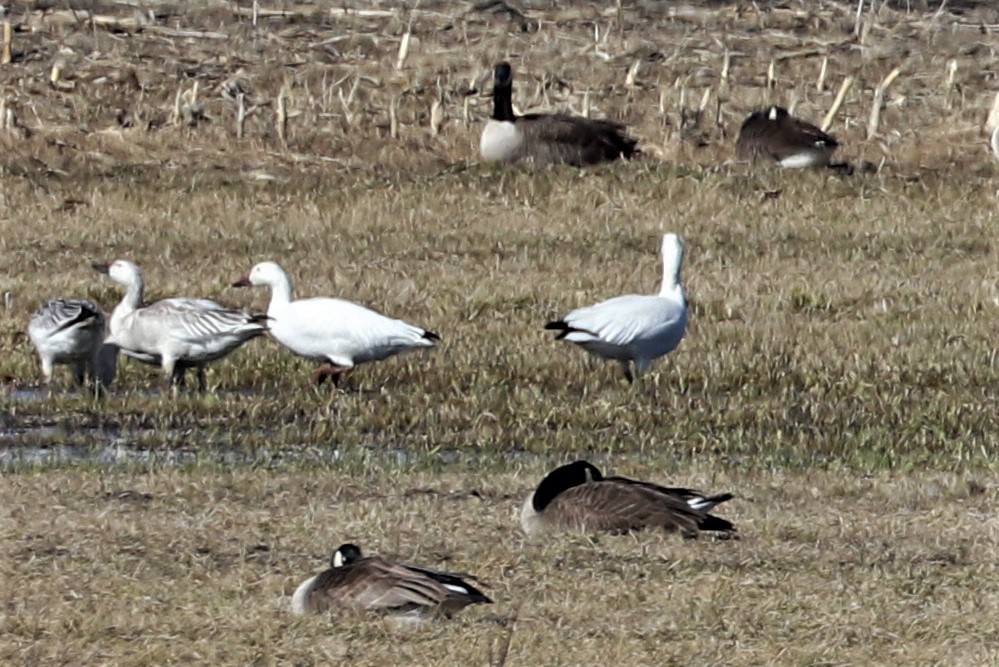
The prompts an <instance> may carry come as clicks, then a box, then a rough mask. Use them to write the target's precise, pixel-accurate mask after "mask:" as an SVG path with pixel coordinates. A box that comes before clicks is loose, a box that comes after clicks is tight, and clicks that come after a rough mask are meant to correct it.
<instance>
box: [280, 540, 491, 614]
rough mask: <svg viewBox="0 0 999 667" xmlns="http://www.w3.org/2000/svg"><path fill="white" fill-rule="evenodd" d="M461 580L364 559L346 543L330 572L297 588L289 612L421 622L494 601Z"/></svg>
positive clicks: (415, 567)
mask: <svg viewBox="0 0 999 667" xmlns="http://www.w3.org/2000/svg"><path fill="white" fill-rule="evenodd" d="M462 576H467V575H457V574H452V573H450V572H439V571H437V570H431V569H429V568H425V567H419V566H417V565H408V564H405V563H395V562H392V561H389V560H387V559H385V558H382V557H380V556H363V555H362V554H361V549H360V547H358V546H356V545H354V544H344V545H342V546H340V547H339V548H338V549H337V550H336V551H335V552H334V553H333V558H332V559H331V562H330V568H329V569H327V570H325V571H323V572H322V573H320V574H317V575H316V576H314V577H311V578H309V579H307V580H305V581H304V582H302V584H301V585H300V586H299V587H298V588H297V589H296V590H295V594H294V595H293V596H292V598H291V611H292V613H294V614H299V615H303V614H309V613H322V612H326V611H345V610H352V611H376V612H377V611H380V612H388V613H395V614H402V615H405V616H406V617H408V618H409V619H411V620H422V619H426V618H431V617H435V616H450V615H451V614H452V613H454V612H456V611H458V610H460V609H462V608H463V607H467V606H468V605H470V604H478V603H482V604H490V603H492V600H490V599H489V597H488V596H486V595H485V594H484V593H483V592H482V591H480V590H478V589H477V588H475V587H474V586H472V585H471V584H469V583H468V582H466V581H465V580H464V579H462Z"/></svg>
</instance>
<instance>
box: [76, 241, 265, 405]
mask: <svg viewBox="0 0 999 667" xmlns="http://www.w3.org/2000/svg"><path fill="white" fill-rule="evenodd" d="M92 266H93V267H94V269H95V270H97V271H100V272H101V273H105V274H107V275H108V276H109V277H110V278H111V279H112V280H114V281H115V282H116V283H119V284H121V285H124V286H125V289H126V291H125V296H124V297H123V298H122V300H121V302H120V303H119V304H118V305H117V306H116V307H115V309H114V312H113V313H112V314H111V323H110V335H109V336H108V338H107V340H106V341H105V342H107V343H111V344H114V345H117V346H118V348H119V349H120V350H121V351H122V353H123V354H125V355H126V356H129V357H132V358H133V359H137V360H138V361H141V362H143V363H146V364H153V365H158V366H160V367H161V368H162V369H163V373H164V376H165V380H166V382H167V383H168V384H172V385H173V386H175V387H179V386H183V384H184V373H185V371H186V370H187V369H188V368H196V369H197V373H198V388H199V389H201V390H204V389H205V366H206V365H207V364H208V363H209V362H211V361H215V360H216V359H221V358H222V357H224V356H226V355H227V354H229V353H230V352H232V351H233V350H235V349H236V348H237V347H239V346H240V345H242V344H243V343H245V342H246V341H248V340H250V339H252V338H255V337H257V336H259V335H261V334H263V333H264V332H265V331H267V325H266V320H267V318H266V317H265V316H263V315H251V314H249V313H246V312H243V311H241V310H235V309H232V308H226V307H225V306H222V305H220V304H218V303H216V302H215V301H211V300H209V299H190V298H186V297H174V298H169V299H162V300H160V301H156V302H154V303H151V304H148V305H145V304H144V303H143V300H142V297H143V290H144V288H145V285H144V283H143V280H142V272H141V271H140V270H139V267H138V266H136V265H135V264H133V263H132V262H129V261H127V260H124V259H118V260H115V261H114V262H111V263H98V262H95V263H93V265H92Z"/></svg>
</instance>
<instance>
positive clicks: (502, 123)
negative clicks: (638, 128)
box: [479, 62, 638, 167]
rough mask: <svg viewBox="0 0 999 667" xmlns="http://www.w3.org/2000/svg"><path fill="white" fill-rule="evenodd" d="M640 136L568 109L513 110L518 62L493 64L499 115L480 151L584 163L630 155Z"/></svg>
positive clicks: (502, 157) (506, 158)
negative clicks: (514, 64) (519, 113)
mask: <svg viewBox="0 0 999 667" xmlns="http://www.w3.org/2000/svg"><path fill="white" fill-rule="evenodd" d="M637 143H638V142H637V141H636V140H634V139H632V138H630V137H628V136H627V135H626V134H625V133H624V126H623V125H621V124H619V123H614V122H612V121H608V120H592V119H589V118H583V117H582V116H570V115H569V114H565V113H556V114H528V115H526V116H517V115H515V114H514V113H513V68H512V67H510V63H508V62H501V63H498V64H497V65H496V67H495V68H494V69H493V115H492V117H491V118H490V119H489V120H488V121H487V122H486V126H485V128H484V129H483V130H482V138H481V139H480V140H479V152H480V153H481V154H482V158H483V159H485V160H489V161H498V162H516V161H518V160H532V161H533V162H534V163H535V164H538V165H545V164H556V163H566V164H571V165H575V166H577V167H581V166H583V165H588V164H596V163H597V162H606V161H611V160H616V159H618V158H619V157H625V158H630V157H632V156H633V155H634V154H636V153H637V152H638V151H637V150H636V149H635V144H637Z"/></svg>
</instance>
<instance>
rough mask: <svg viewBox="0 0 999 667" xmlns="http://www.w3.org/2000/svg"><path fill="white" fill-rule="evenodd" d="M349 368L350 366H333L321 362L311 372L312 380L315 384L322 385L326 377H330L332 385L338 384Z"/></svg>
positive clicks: (336, 385)
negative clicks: (314, 370) (320, 364)
mask: <svg viewBox="0 0 999 667" xmlns="http://www.w3.org/2000/svg"><path fill="white" fill-rule="evenodd" d="M349 370H350V366H334V365H333V364H323V365H322V366H320V367H319V368H317V369H316V372H315V373H313V374H312V381H313V382H314V383H315V384H316V386H317V387H318V386H320V385H322V383H323V382H325V381H326V378H330V381H331V382H332V383H333V386H334V387H339V386H340V378H341V377H342V376H343V374H344V373H346V372H347V371H349Z"/></svg>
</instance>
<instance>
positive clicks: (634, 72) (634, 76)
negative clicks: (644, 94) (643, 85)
mask: <svg viewBox="0 0 999 667" xmlns="http://www.w3.org/2000/svg"><path fill="white" fill-rule="evenodd" d="M641 66H642V61H641V60H636V61H635V62H634V63H632V65H631V67H629V68H628V75H627V76H625V77H624V87H625V88H634V87H635V86H636V85H637V82H638V69H639V68H640V67H641Z"/></svg>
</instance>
